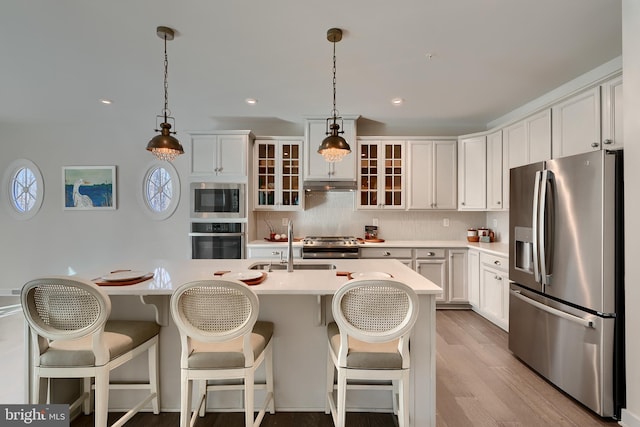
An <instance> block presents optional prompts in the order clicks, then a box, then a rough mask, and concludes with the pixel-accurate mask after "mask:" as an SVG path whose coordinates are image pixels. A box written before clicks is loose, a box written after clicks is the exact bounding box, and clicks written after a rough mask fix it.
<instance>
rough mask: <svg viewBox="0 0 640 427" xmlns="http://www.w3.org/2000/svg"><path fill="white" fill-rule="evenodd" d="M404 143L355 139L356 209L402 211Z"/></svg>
mask: <svg viewBox="0 0 640 427" xmlns="http://www.w3.org/2000/svg"><path fill="white" fill-rule="evenodd" d="M405 145H406V144H405V141H387V140H385V141H380V140H368V139H365V140H358V152H359V159H358V161H359V164H360V166H359V174H358V195H357V204H356V207H357V208H358V209H404V208H405V200H404V199H405V169H406V166H405V162H406V156H405Z"/></svg>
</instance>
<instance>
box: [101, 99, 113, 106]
mask: <svg viewBox="0 0 640 427" xmlns="http://www.w3.org/2000/svg"><path fill="white" fill-rule="evenodd" d="M100 102H101V103H103V104H105V105H111V104H113V101H111V100H110V99H106V98H102V99H101V100H100Z"/></svg>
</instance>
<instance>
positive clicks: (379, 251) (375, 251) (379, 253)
mask: <svg viewBox="0 0 640 427" xmlns="http://www.w3.org/2000/svg"><path fill="white" fill-rule="evenodd" d="M360 258H389V259H397V260H399V261H400V262H401V263H403V264H404V265H406V266H407V267H409V268H411V269H413V249H411V248H384V247H376V248H361V249H360Z"/></svg>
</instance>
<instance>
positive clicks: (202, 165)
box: [191, 132, 252, 182]
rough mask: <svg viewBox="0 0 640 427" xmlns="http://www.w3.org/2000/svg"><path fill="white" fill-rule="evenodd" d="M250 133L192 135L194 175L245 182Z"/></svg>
mask: <svg viewBox="0 0 640 427" xmlns="http://www.w3.org/2000/svg"><path fill="white" fill-rule="evenodd" d="M250 136H251V135H250V134H249V133H245V132H243V133H240V134H222V135H218V134H192V135H191V174H192V175H200V176H202V175H206V176H207V179H214V180H217V179H219V180H224V181H232V180H234V181H236V180H239V181H240V182H245V181H246V180H247V170H248V168H247V151H248V147H249V138H250ZM251 137H252V136H251Z"/></svg>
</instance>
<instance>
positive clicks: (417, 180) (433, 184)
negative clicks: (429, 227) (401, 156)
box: [407, 140, 458, 209]
mask: <svg viewBox="0 0 640 427" xmlns="http://www.w3.org/2000/svg"><path fill="white" fill-rule="evenodd" d="M407 149H408V150H409V155H408V157H407V158H408V160H409V162H410V164H409V187H408V188H409V194H408V197H407V200H408V202H407V203H408V209H456V207H457V203H458V201H457V196H456V191H457V169H458V168H457V158H456V152H457V144H456V141H454V140H451V141H448V140H447V141H445V140H442V141H416V140H413V141H407Z"/></svg>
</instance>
